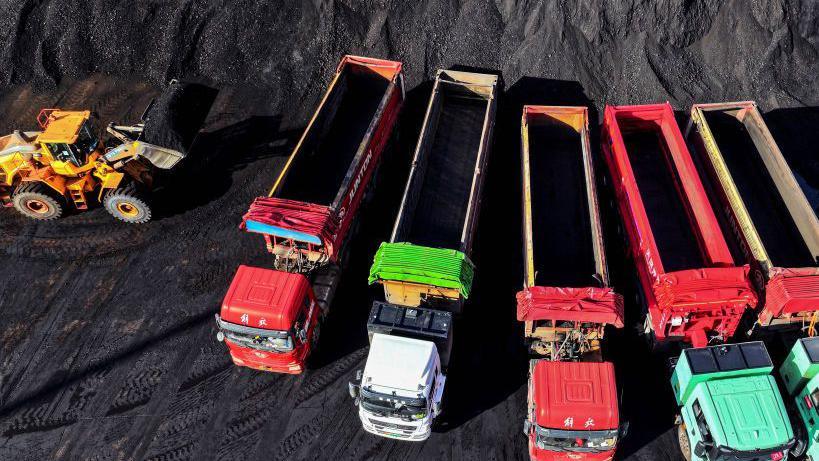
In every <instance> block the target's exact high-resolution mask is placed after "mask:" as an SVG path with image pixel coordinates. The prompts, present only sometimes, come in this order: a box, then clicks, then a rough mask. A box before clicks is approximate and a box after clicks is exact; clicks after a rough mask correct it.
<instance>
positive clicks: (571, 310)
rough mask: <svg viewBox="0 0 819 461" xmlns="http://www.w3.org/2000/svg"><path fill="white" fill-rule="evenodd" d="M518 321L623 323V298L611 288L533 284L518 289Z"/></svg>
mask: <svg viewBox="0 0 819 461" xmlns="http://www.w3.org/2000/svg"><path fill="white" fill-rule="evenodd" d="M517 299H518V320H520V321H522V322H523V321H533V320H556V321H576V322H594V323H606V324H610V325H614V326H616V327H622V326H623V297H622V296H621V295H619V294H617V293H615V292H614V290H612V289H611V288H593V287H588V288H566V287H531V288H527V289H525V290H523V291H520V292H518V294H517Z"/></svg>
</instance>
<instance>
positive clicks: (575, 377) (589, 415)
mask: <svg viewBox="0 0 819 461" xmlns="http://www.w3.org/2000/svg"><path fill="white" fill-rule="evenodd" d="M530 386H533V391H532V397H533V399H534V404H535V411H536V414H535V418H536V421H535V422H536V423H537V425H538V426H540V427H543V428H548V429H563V430H581V431H583V430H587V431H593V430H598V431H599V430H608V429H616V428H617V427H618V426H619V424H620V415H619V411H618V406H617V384H616V382H615V380H614V366H613V365H612V364H611V363H608V362H551V361H548V360H539V361H537V363H536V364H535V367H534V370H533V372H532V382H531V384H530Z"/></svg>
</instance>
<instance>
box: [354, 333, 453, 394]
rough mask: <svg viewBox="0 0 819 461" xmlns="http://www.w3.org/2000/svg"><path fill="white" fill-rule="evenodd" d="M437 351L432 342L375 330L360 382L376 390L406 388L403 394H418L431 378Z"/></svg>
mask: <svg viewBox="0 0 819 461" xmlns="http://www.w3.org/2000/svg"><path fill="white" fill-rule="evenodd" d="M436 353H437V352H436V349H435V344H434V343H432V342H430V341H422V340H419V339H413V338H404V337H401V336H390V335H385V334H380V333H375V334H374V335H373V339H372V341H371V342H370V354H369V355H368V356H367V364H366V366H365V367H364V376H363V378H364V381H362V383H361V384H362V386H365V387H366V386H370V385H372V386H373V388H372V390H373V391H376V392H391V391H393V390H399V391H400V390H403V391H405V395H403V397H409V396H412V397H415V396H416V395H417V394H418V392H419V390H420V389H419V387H421V388H423V386H426V384H427V381H428V380H429V375H430V373H432V368H433V366H434V364H435V355H436Z"/></svg>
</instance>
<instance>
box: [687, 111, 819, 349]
mask: <svg viewBox="0 0 819 461" xmlns="http://www.w3.org/2000/svg"><path fill="white" fill-rule="evenodd" d="M686 138H687V139H688V140H689V141H691V143H692V144H693V145H694V146H696V147H697V149H696V150H697V151H698V153H699V154H700V157H701V158H702V159H703V164H704V165H705V170H706V171H707V172H708V173H709V175H710V176H711V178H712V179H713V181H712V182H713V183H714V184H715V189H716V194H715V195H716V196H717V197H719V199H720V202H721V204H722V210H723V211H724V216H725V218H726V221H727V223H728V227H729V228H730V232H733V234H734V235H736V237H737V240H738V242H739V243H740V246H741V248H742V253H743V255H744V257H745V261H747V262H749V263H750V264H751V266H752V268H753V272H752V273H753V276H752V280H753V281H754V284H755V285H756V288H757V289H758V292H759V293H761V294H764V296H762V297H761V303H760V304H762V306H761V308H760V310H759V313H758V316H757V324H758V325H760V326H762V327H766V328H767V327H777V328H778V327H797V328H804V329H806V330H807V332H808V333H809V334H810V335H811V336H813V335H815V334H816V326H815V324H816V320H817V318H816V316H817V313H818V312H819V220H817V217H816V214H814V212H813V209H812V208H811V206H810V203H808V200H807V198H805V194H804V193H803V192H802V189H801V188H800V187H799V184H798V183H797V182H796V178H795V177H794V175H793V172H791V169H790V167H788V163H787V162H786V161H785V159H784V157H783V156H782V153H781V152H780V150H779V147H778V146H777V145H776V141H774V138H773V136H772V135H771V133H770V131H768V127H767V125H766V124H765V121H764V120H763V119H762V114H760V113H759V109H757V106H756V104H755V103H754V102H750V101H745V102H728V103H718V104H695V105H694V106H693V107H692V108H691V121H690V122H689V124H688V129H687V130H686ZM726 232H728V231H726Z"/></svg>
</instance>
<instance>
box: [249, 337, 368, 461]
mask: <svg viewBox="0 0 819 461" xmlns="http://www.w3.org/2000/svg"><path fill="white" fill-rule="evenodd" d="M367 350H368V348H361V349H358V350H356V351H355V352H353V353H351V354H348V355H347V356H345V357H342V358H341V359H339V360H336V361H335V362H333V363H332V364H329V365H327V366H325V367H324V368H322V369H320V370H315V371H312V372H310V371H308V376H306V379H304V380H302V381H300V382H299V385H298V387H297V390H296V392H295V394H293V395H292V396H291V397H290V398H288V399H286V400H285V401H284V402H283V405H280V406H278V408H279V411H278V413H279V414H280V415H281V417H280V418H279V419H277V420H275V421H274V422H273V423H271V424H269V425H268V427H267V428H266V429H265V430H264V431H263V433H262V434H261V436H260V440H259V444H258V446H257V447H256V450H255V451H256V455H255V458H256V459H265V456H266V452H267V451H268V450H269V447H270V446H276V452H277V453H279V455H277V457H276V458H275V459H281V458H282V456H284V457H286V456H289V455H290V454H292V453H293V452H295V451H296V450H298V449H299V448H301V447H302V446H303V445H304V444H306V443H307V442H308V441H309V440H311V439H312V438H314V437H315V435H316V434H317V433H319V432H320V431H321V428H322V427H323V426H324V424H325V423H326V421H325V420H324V419H323V418H322V417H320V418H319V419H316V420H313V421H311V422H310V423H308V424H305V425H302V426H300V427H299V428H298V429H296V430H295V431H294V432H293V433H291V434H290V435H287V436H286V437H285V434H286V431H287V427H288V425H289V424H290V421H291V420H293V417H294V415H295V413H296V411H297V408H298V407H299V406H301V405H302V404H304V403H305V402H307V401H308V400H310V399H311V398H313V397H314V396H316V395H318V394H319V393H321V392H322V391H324V390H327V389H328V388H329V386H330V385H331V384H333V383H335V382H336V381H338V380H339V379H341V378H342V377H344V376H346V375H348V374H349V373H350V371H351V369H352V368H353V367H354V366H355V365H357V364H358V363H360V362H361V360H363V358H364V356H365V355H366V353H367ZM322 414H324V413H323V412H322ZM281 453H284V454H283V455H282V454H281Z"/></svg>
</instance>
